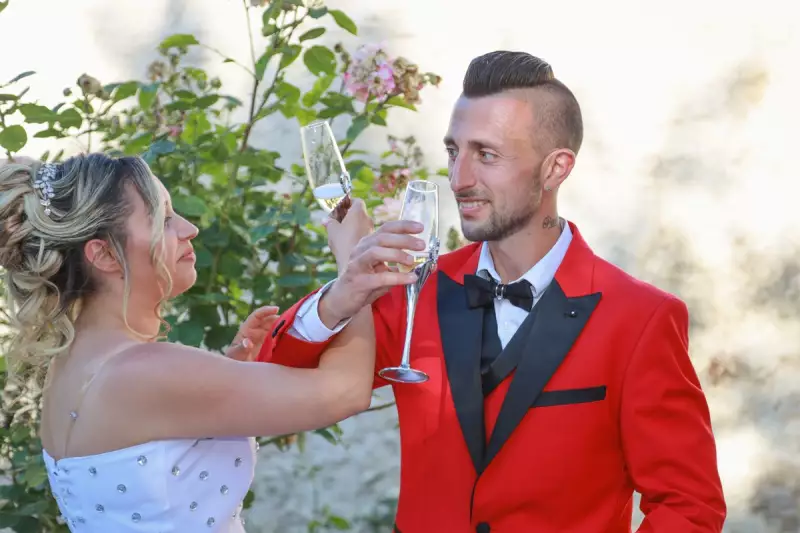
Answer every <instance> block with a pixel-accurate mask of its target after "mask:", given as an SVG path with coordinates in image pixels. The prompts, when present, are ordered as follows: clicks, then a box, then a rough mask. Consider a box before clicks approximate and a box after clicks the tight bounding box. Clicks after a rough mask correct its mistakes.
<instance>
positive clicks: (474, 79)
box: [462, 50, 583, 154]
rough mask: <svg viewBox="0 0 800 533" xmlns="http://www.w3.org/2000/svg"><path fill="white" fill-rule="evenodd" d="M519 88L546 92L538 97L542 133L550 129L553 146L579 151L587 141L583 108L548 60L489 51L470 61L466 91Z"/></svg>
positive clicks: (472, 93) (483, 93)
mask: <svg viewBox="0 0 800 533" xmlns="http://www.w3.org/2000/svg"><path fill="white" fill-rule="evenodd" d="M515 89H533V90H534V91H536V92H540V93H542V94H544V95H545V96H546V97H545V98H539V99H537V101H536V117H535V118H536V121H537V125H538V126H539V127H540V128H541V129H542V130H543V131H542V133H544V132H547V136H548V137H549V142H550V144H551V146H550V147H549V148H550V149H555V148H569V149H570V150H572V151H573V152H575V153H576V154H577V153H578V151H579V150H580V148H581V144H582V143H583V118H582V116H581V108H580V105H579V104H578V100H577V99H576V98H575V95H574V94H573V93H572V91H571V90H570V89H569V88H568V87H567V86H566V85H564V83H562V82H561V81H559V80H558V79H556V77H555V74H554V73H553V67H551V66H550V64H549V63H547V61H545V60H543V59H540V58H538V57H535V56H532V55H531V54H528V53H526V52H510V51H506V50H498V51H495V52H489V53H487V54H484V55H482V56H479V57H476V58H475V59H473V60H472V61H471V62H470V64H469V67H468V68H467V73H466V74H465V75H464V81H463V88H462V93H463V95H464V96H465V97H467V98H481V97H484V96H492V95H496V94H500V93H503V92H506V91H513V90H515Z"/></svg>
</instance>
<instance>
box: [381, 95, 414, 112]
mask: <svg viewBox="0 0 800 533" xmlns="http://www.w3.org/2000/svg"><path fill="white" fill-rule="evenodd" d="M386 105H390V106H396V107H405V108H406V109H410V110H412V111H416V110H417V108H416V107H415V106H414V104H410V103H408V102H406V99H405V98H403V97H402V96H392V97H391V98H389V99H388V100H386Z"/></svg>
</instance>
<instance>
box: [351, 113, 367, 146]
mask: <svg viewBox="0 0 800 533" xmlns="http://www.w3.org/2000/svg"><path fill="white" fill-rule="evenodd" d="M367 126H369V119H367V117H365V116H364V115H358V116H357V117H356V118H354V119H353V123H352V124H350V127H349V128H347V140H348V141H350V142H353V141H355V140H356V138H357V137H358V136H359V135H361V132H362V131H364V130H365V129H367Z"/></svg>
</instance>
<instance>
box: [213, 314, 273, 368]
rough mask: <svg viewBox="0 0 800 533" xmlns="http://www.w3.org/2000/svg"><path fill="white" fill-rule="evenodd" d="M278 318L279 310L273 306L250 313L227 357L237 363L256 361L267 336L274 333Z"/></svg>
mask: <svg viewBox="0 0 800 533" xmlns="http://www.w3.org/2000/svg"><path fill="white" fill-rule="evenodd" d="M278 316H279V315H278V308H277V307H275V306H271V305H267V306H264V307H259V308H258V309H256V310H255V311H253V312H252V313H250V316H248V317H247V319H245V321H244V322H243V323H242V325H241V326H240V327H239V332H238V333H237V334H236V337H234V339H233V342H232V343H231V345H230V347H229V348H228V350H227V351H226V352H225V355H227V356H228V357H230V358H231V359H236V360H237V361H253V360H255V358H256V356H258V353H259V352H260V351H261V346H262V345H263V344H264V341H265V340H266V339H267V336H268V335H269V334H270V333H271V332H272V327H273V326H274V325H275V322H276V321H277V320H278Z"/></svg>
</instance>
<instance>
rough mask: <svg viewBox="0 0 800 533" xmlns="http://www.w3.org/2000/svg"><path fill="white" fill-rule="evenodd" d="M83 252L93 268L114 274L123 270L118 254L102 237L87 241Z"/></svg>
mask: <svg viewBox="0 0 800 533" xmlns="http://www.w3.org/2000/svg"><path fill="white" fill-rule="evenodd" d="M83 253H84V254H85V256H86V260H87V261H88V262H89V264H90V265H92V268H94V269H96V270H99V271H100V272H106V273H109V274H114V273H118V272H121V271H122V267H121V265H120V264H119V261H118V260H117V256H116V254H115V253H114V252H113V250H112V249H111V246H109V244H108V243H107V242H106V241H104V240H102V239H92V240H90V241H89V242H87V243H86V244H85V245H84V247H83Z"/></svg>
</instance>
